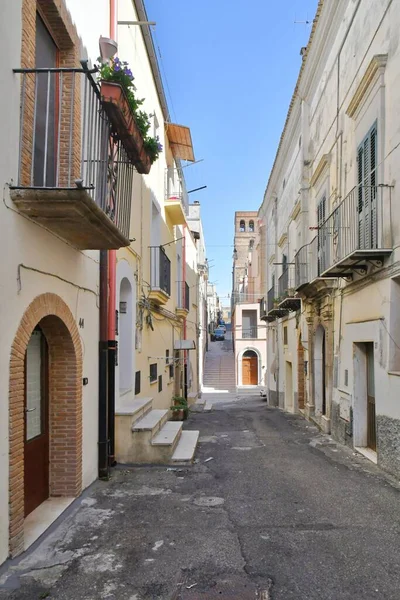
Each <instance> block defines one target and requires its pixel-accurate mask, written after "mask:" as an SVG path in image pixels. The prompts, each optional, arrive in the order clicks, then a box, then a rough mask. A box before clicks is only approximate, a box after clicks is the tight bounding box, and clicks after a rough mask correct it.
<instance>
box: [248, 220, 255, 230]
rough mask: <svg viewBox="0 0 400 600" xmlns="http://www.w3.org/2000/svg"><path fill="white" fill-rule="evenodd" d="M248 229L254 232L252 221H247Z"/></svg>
mask: <svg viewBox="0 0 400 600" xmlns="http://www.w3.org/2000/svg"><path fill="white" fill-rule="evenodd" d="M249 231H251V232H252V233H254V221H249Z"/></svg>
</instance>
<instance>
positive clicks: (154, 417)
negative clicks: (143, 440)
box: [132, 408, 168, 437]
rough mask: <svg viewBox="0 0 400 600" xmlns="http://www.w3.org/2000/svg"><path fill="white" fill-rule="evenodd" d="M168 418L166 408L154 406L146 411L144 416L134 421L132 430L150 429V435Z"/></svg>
mask: <svg viewBox="0 0 400 600" xmlns="http://www.w3.org/2000/svg"><path fill="white" fill-rule="evenodd" d="M167 419H168V410H164V409H160V408H156V409H153V410H151V411H150V412H148V413H147V414H146V415H144V417H142V418H141V419H139V420H138V421H135V422H134V423H133V425H132V431H151V435H152V437H153V436H154V435H155V434H156V433H157V432H158V431H159V430H160V429H161V427H162V426H163V425H164V423H165V422H166V421H167Z"/></svg>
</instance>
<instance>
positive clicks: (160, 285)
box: [149, 246, 171, 304]
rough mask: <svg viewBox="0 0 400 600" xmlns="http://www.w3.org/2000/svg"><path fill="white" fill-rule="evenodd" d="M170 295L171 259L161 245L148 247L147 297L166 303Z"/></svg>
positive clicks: (159, 302)
mask: <svg viewBox="0 0 400 600" xmlns="http://www.w3.org/2000/svg"><path fill="white" fill-rule="evenodd" d="M170 296H171V261H170V260H169V258H168V256H167V255H166V253H165V250H164V248H163V247H162V246H152V247H151V248H150V293H149V299H150V300H153V301H154V302H155V303H156V304H166V303H167V302H168V300H169V298H170Z"/></svg>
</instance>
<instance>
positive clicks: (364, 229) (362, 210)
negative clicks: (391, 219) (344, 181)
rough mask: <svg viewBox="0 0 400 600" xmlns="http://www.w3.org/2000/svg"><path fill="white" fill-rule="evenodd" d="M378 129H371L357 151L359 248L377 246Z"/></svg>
mask: <svg viewBox="0 0 400 600" xmlns="http://www.w3.org/2000/svg"><path fill="white" fill-rule="evenodd" d="M376 155H377V129H376V125H374V127H373V128H372V129H371V131H370V132H369V133H368V135H367V136H366V137H365V139H364V140H363V142H362V144H361V145H360V146H359V148H358V151H357V162H358V165H357V167H358V168H357V175H358V176H357V179H358V181H357V183H358V243H359V248H368V249H369V248H377V244H378V239H377V238H378V235H377V207H376V181H377V177H376V167H377V156H376Z"/></svg>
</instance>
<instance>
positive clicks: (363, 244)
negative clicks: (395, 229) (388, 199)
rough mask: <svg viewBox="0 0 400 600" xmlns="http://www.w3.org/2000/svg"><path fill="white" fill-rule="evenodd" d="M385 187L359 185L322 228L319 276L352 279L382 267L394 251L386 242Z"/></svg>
mask: <svg viewBox="0 0 400 600" xmlns="http://www.w3.org/2000/svg"><path fill="white" fill-rule="evenodd" d="M384 190H385V188H384V187H383V186H377V187H376V186H356V187H355V188H353V189H352V191H351V192H350V193H349V194H348V195H347V196H346V198H344V200H342V202H341V203H340V204H339V205H338V206H337V207H336V208H335V209H334V210H333V211H332V212H331V214H330V215H329V217H328V218H327V219H326V220H325V221H324V222H323V223H322V225H320V226H319V229H318V236H317V256H318V276H320V277H344V278H346V279H352V277H353V273H354V272H356V273H358V274H359V275H366V274H367V270H368V266H370V265H372V266H374V267H378V268H379V267H381V266H382V265H383V261H384V259H385V257H387V256H389V255H390V254H391V253H392V248H390V247H388V245H387V244H384V240H383V202H382V198H383V193H384Z"/></svg>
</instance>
